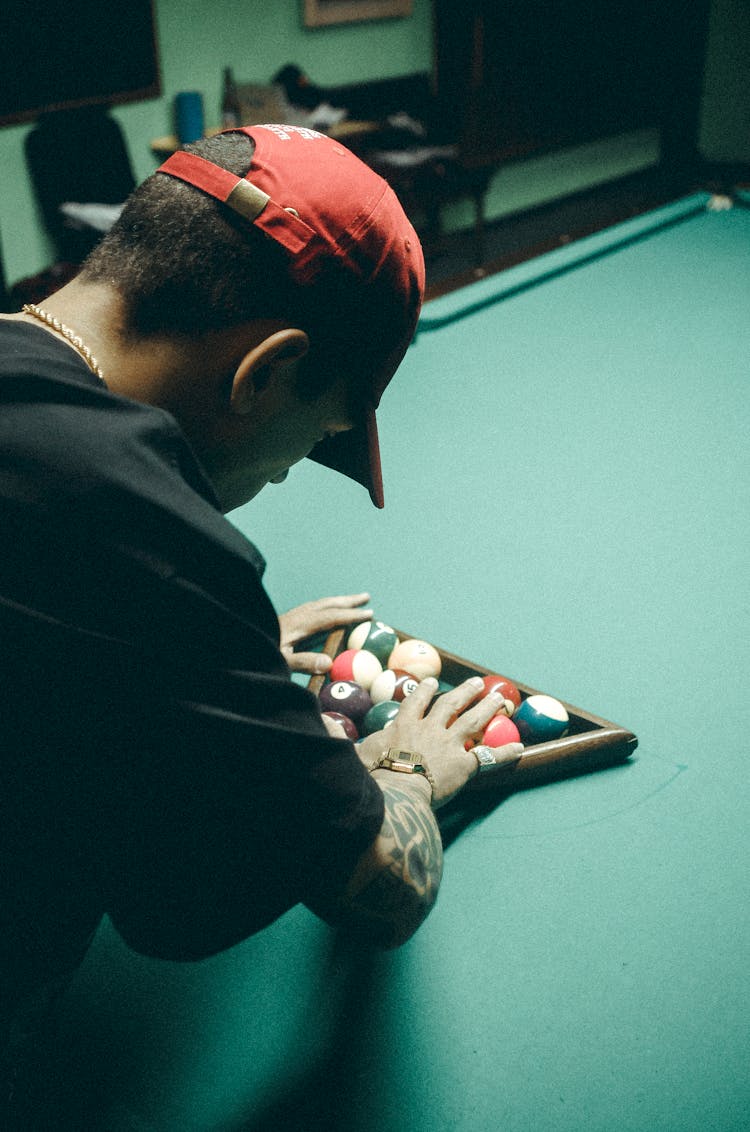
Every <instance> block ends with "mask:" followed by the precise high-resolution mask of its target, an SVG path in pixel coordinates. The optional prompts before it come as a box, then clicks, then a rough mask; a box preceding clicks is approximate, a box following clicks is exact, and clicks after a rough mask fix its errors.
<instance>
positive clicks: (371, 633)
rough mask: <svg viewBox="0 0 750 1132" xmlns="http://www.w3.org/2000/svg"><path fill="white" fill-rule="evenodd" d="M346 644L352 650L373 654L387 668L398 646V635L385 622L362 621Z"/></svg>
mask: <svg viewBox="0 0 750 1132" xmlns="http://www.w3.org/2000/svg"><path fill="white" fill-rule="evenodd" d="M346 643H347V645H348V647H349V648H350V649H366V651H367V652H371V653H372V654H373V655H374V656H376V657H377V658H378V660H379V661H380V663H381V665H382V666H383V667H385V665H386V664H387V663H388V657H389V656H390V655H391V653H392V652H393V650H394V649H395V647H396V645H397V644H398V634H397V633H396V630H395V629H392V628H391V626H390V625H386V624H385V623H384V622H383V621H362V622H361V624H359V625H355V627H354V628H353V629H352V631H351V633H350V634H349V637H348V639H347V642H346Z"/></svg>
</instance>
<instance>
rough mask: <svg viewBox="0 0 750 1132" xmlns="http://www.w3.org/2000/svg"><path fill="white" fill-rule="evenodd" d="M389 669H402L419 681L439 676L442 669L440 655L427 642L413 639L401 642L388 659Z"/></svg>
mask: <svg viewBox="0 0 750 1132" xmlns="http://www.w3.org/2000/svg"><path fill="white" fill-rule="evenodd" d="M388 667H389V668H402V669H403V670H404V671H405V672H409V673H410V674H411V675H412V676H414V677H416V679H417V680H424V679H425V677H426V676H435V677H437V676H439V675H440V670H441V668H442V662H441V660H440V653H439V652H438V651H437V649H436V648H434V647H433V646H432V645H430V644H428V643H427V641H420V640H418V639H416V638H412V639H410V640H408V641H401V643H400V644H398V645H396V647H395V649H394V650H393V652H392V653H391V655H390V657H389V658H388Z"/></svg>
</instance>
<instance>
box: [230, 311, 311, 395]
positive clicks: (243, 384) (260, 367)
mask: <svg viewBox="0 0 750 1132" xmlns="http://www.w3.org/2000/svg"><path fill="white" fill-rule="evenodd" d="M309 347H310V340H309V338H308V337H307V335H306V334H305V332H304V330H297V329H294V328H292V327H288V328H286V329H284V330H277V331H275V332H274V333H273V334H269V335H268V337H267V338H264V339H263V341H262V342H259V343H258V344H257V345H255V346H253V347H252V349H250V350H248V351H247V353H246V354H245V356H244V357H243V359H242V361H241V362H240V364H239V365H238V366H237V369H236V371H235V374H234V377H233V378H232V388H231V392H230V407H231V410H232V412H233V413H235V414H236V415H237V416H244V415H245V414H246V413H249V412H250V411H251V410H252V408H253V405H254V404H255V401H256V398H257V397H258V396H259V394H261V393H262V392H263V390H264V389H266V388H267V387H268V385H269V384H270V383H271V381H272V380H273V378H274V376H275V375H276V374H277V373H278V372H279V371H280V370H281V369H282V368H283V365H284V363H286V362H290V361H294V360H296V359H297V358H301V357H303V355H304V354H306V353H307V351H308V349H309Z"/></svg>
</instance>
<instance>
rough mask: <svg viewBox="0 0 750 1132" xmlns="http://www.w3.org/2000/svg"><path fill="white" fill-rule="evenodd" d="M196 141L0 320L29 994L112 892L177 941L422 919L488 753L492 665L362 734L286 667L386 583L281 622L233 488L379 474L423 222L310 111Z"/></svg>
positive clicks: (18, 933) (69, 956)
mask: <svg viewBox="0 0 750 1132" xmlns="http://www.w3.org/2000/svg"><path fill="white" fill-rule="evenodd" d="M189 150H190V152H180V153H178V154H176V155H174V157H173V158H170V159H169V160H168V161H167V162H166V163H165V165H164V166H163V167H162V169H161V170H159V171H157V173H156V174H154V175H153V176H152V177H150V178H149V179H148V180H147V181H146V182H145V183H144V184H143V185H142V186H141V187H140V188H139V189H137V190H136V191H135V193H134V194H133V196H132V197H131V199H130V200H129V202H128V203H127V205H126V207H125V209H124V211H123V214H122V216H121V217H120V219H119V221H118V222H117V223H116V224H115V226H114V228H113V229H112V231H111V232H110V233H109V234H108V235H107V237H106V238H105V239H104V240H103V241H102V243H101V244H100V245H99V247H98V248H97V249H95V251H94V252H93V254H92V255H91V256H90V258H89V260H88V261H87V263H86V264H85V265H84V267H83V269H82V271H81V273H80V274H79V276H78V277H77V278H76V279H74V280H73V281H72V282H71V283H69V284H68V285H67V286H66V287H64V288H63V289H62V290H61V291H58V292H57V293H56V294H54V295H53V296H52V297H50V299H49V300H48V301H47V302H45V304H44V307H43V308H40V307H27V308H25V309H24V312H23V313H21V314H19V315H16V316H8V317H6V318H3V319H2V320H0V398H1V399H2V409H1V411H0V506H1V507H2V516H3V518H2V522H3V531H4V543H5V547H6V550H5V551H4V552H3V555H2V562H0V627H1V628H2V659H1V660H0V666H1V671H0V677H1V678H2V688H3V701H2V703H3V707H2V718H3V753H2V759H1V760H0V775H1V776H2V782H1V783H0V806H1V807H2V822H0V838H1V839H2V842H3V844H2V860H3V869H2V873H1V874H0V919H1V920H2V932H0V941H1V942H0V948H2V960H3V963H2V981H1V982H0V987H1V988H2V1005H3V1013H4V1017H5V1018H6V1020H7V1019H11V1018H13V1016H14V1015H15V1016H16V1017H18V1016H19V1014H20V1016H21V1017H22V1018H23V1015H24V1011H25V1010H26V1008H27V1006H28V1004H31V1007H32V1008H37V1007H38V1005H39V1003H40V1002H42V1001H44V999H45V997H46V996H48V989H49V988H50V987H55V986H59V985H61V983H64V980H65V979H66V978H67V976H68V975H69V974H70V972H71V971H73V970H74V969H75V968H76V966H77V965H78V964H79V963H80V961H81V959H82V958H83V956H84V954H85V952H86V949H87V947H88V944H89V942H90V940H91V938H92V935H93V933H94V932H95V930H96V928H97V925H98V923H99V921H100V919H101V917H102V915H104V914H105V913H106V914H108V915H109V916H110V918H111V919H112V921H113V923H114V924H115V926H116V927H117V929H118V930H119V931H120V933H121V934H122V936H123V937H124V939H125V940H126V941H127V942H128V943H129V944H130V945H131V946H132V947H133V948H135V949H136V950H138V951H140V952H143V953H145V954H148V955H153V956H157V957H163V958H166V959H174V960H195V959H200V958H203V957H205V956H208V955H211V954H214V953H216V952H218V951H220V950H222V949H225V948H228V947H231V946H232V945H233V944H235V943H237V942H239V941H240V940H242V939H244V938H246V937H247V936H248V935H250V934H252V933H253V932H256V931H258V930H260V929H261V928H263V927H265V926H266V925H267V924H269V923H270V922H271V921H272V920H274V919H275V918H276V917H278V916H279V915H281V914H282V913H283V912H285V911H286V910H287V909H289V908H290V907H292V906H293V905H294V904H296V903H298V902H304V903H305V904H307V905H308V906H309V907H310V908H311V909H312V910H313V911H315V912H316V913H318V914H319V915H320V916H322V917H323V918H324V919H326V920H327V921H328V922H330V923H331V924H333V925H337V926H340V927H342V928H346V929H349V930H357V929H362V928H364V929H365V930H366V932H367V936H368V938H370V939H375V940H377V941H378V942H380V943H381V944H382V945H383V946H396V945H398V944H400V943H402V942H403V941H404V940H406V939H408V938H409V937H410V936H411V934H412V933H413V932H414V931H415V930H416V928H417V927H418V926H419V924H420V923H421V922H422V920H423V919H424V917H425V916H426V915H427V913H428V912H429V910H430V908H431V907H432V905H433V903H434V901H435V897H436V893H437V889H438V885H439V882H440V875H441V868H442V859H441V844H440V835H439V831H438V827H437V825H436V822H435V818H434V814H433V811H434V809H436V808H437V807H438V806H440V805H441V804H443V803H444V802H445V801H447V800H448V799H449V798H451V797H452V796H453V795H454V794H455V793H456V792H457V791H458V790H460V789H461V788H462V787H463V786H464V784H465V783H466V782H467V781H468V780H469V779H470V778H471V777H472V776H473V775H474V774H476V773H477V772H478V769H479V765H480V759H484V760H485V762H487V761H491V760H490V757H489V756H488V755H487V753H486V752H484V751H480V752H479V754H475V753H473V752H472V751H470V750H468V751H467V750H466V745H467V740H473V739H474V738H475V737H476V736H477V735H478V734H480V733H481V731H482V728H483V725H484V724H485V723H486V721H487V720H488V719H489V718H490V717H491V716H492V714H493V713H494V711H495V710H496V708H497V706H498V703H499V702H500V701H499V698H496V697H487V698H484V699H480V698H479V696H480V691H479V690H478V688H477V687H476V686H474V685H473V684H471V683H468V684H466V685H463V686H461V687H460V688H458V689H456V690H455V691H452V692H450V693H448V694H446V695H444V696H442V697H440V698H439V699H438V700H437V701H436V702H435V705H434V706H433V707H432V710H431V711H430V712H429V714H427V709H428V707H429V705H430V703H431V702H432V700H433V697H434V694H435V690H436V686H435V683H434V682H431V681H424V682H423V683H422V684H421V685H420V686H419V688H418V690H417V691H415V692H414V693H413V695H412V696H411V697H409V699H408V700H407V701H405V704H404V707H403V708H402V710H401V712H400V713H399V715H398V717H397V719H396V721H395V722H394V723H393V724H392V725H391V727H390V728H389V730H388V732H387V735H385V734H383V733H379V734H377V735H374V736H371V737H369V738H368V739H366V740H365V741H364V742H363V743H362V744H361V745H360V746H359V748H358V749H355V747H354V746H353V745H352V744H351V743H350V742H349V741H348V740H347V739H346V738H345V737H344V736H343V733H342V732H341V731H339V730H337V729H336V728H335V727H332V726H328V727H327V726H326V725H325V724H324V722H323V719H322V717H321V714H320V711H319V709H318V707H317V703H316V701H315V700H314V698H313V697H312V696H311V695H310V694H309V693H308V692H307V691H306V690H305V689H304V688H302V687H301V686H300V685H299V684H297V683H296V682H293V681H292V680H291V679H290V678H289V670H290V664H291V665H293V666H295V667H298V668H302V669H306V670H309V671H312V670H313V669H315V668H320V666H321V665H322V666H323V667H324V666H325V664H326V663H327V662H326V661H325V660H321V658H317V657H315V656H313V655H309V654H304V653H301V654H300V653H295V652H294V650H293V646H294V645H295V644H297V643H299V642H301V641H303V640H304V639H305V638H306V637H307V636H309V635H310V634H311V633H313V632H314V631H317V630H320V629H322V628H329V627H331V626H332V625H334V624H337V623H341V624H347V623H351V622H352V621H354V620H359V619H364V618H365V617H366V616H367V613H368V611H367V610H363V608H362V604H363V602H364V601H365V600H367V595H365V594H360V595H354V596H353V597H343V598H338V599H328V600H325V601H322V602H314V603H310V604H309V605H306V606H302V607H300V609H298V610H296V611H293V612H292V613H291V614H288V615H286V616H284V617H282V618H281V628H280V627H279V620H278V619H277V617H276V614H275V613H274V611H273V609H272V606H271V603H270V601H269V599H268V597H267V596H266V594H265V592H264V590H263V587H262V583H261V575H262V570H263V561H262V559H261V557H260V555H259V554H258V552H257V551H256V550H255V548H254V547H253V546H252V545H251V544H249V543H248V542H247V541H246V540H245V539H244V538H242V536H241V535H240V534H239V532H238V531H237V530H236V529H235V528H234V527H233V526H232V525H231V524H230V523H229V522H227V520H226V519H225V518H224V516H223V513H225V512H227V511H229V510H231V509H232V508H235V507H237V506H239V505H240V504H243V503H246V502H247V501H248V500H250V499H252V498H253V497H254V496H255V495H256V494H257V493H258V492H259V491H260V490H261V489H262V488H263V487H264V486H265V485H266V484H267V483H272V482H278V481H281V480H282V479H283V478H284V476H285V474H286V472H287V470H288V468H289V467H290V466H291V465H292V464H293V463H295V462H296V461H298V460H300V459H302V458H303V457H304V456H306V455H308V454H312V455H313V457H314V458H315V459H318V460H320V461H322V462H324V463H327V464H328V465H330V466H331V467H334V468H337V469H338V470H340V471H343V472H345V473H346V474H348V475H350V476H352V477H354V478H356V479H358V480H359V481H360V482H362V483H363V484H365V485H366V486H367V487H368V488H369V490H370V493H371V495H372V497H373V500H374V501H375V502H376V503H377V504H378V505H381V506H382V484H381V480H380V466H379V456H378V447H377V430H376V425H375V409H376V407H377V403H378V400H379V398H380V396H381V394H382V392H383V390H384V388H385V386H386V385H387V383H388V381H389V380H390V378H391V377H392V375H393V373H394V372H395V369H396V367H397V366H398V364H399V362H400V360H401V358H402V357H403V354H404V352H405V350H406V348H407V346H408V344H409V341H410V338H411V336H412V334H413V331H414V327H415V324H416V319H417V316H418V312H419V307H420V303H421V299H422V292H423V283H424V272H423V263H422V257H421V250H420V247H419V241H418V239H417V237H416V235H415V233H414V231H413V230H412V228H411V226H410V225H409V223H408V221H407V220H406V217H405V216H404V214H403V212H402V210H401V208H400V206H399V204H398V202H397V201H396V198H395V196H394V195H393V193H392V192H391V190H390V189H389V188H388V187H387V186H386V185H385V183H384V182H383V181H381V180H380V178H379V177H377V176H376V175H375V174H374V173H372V172H371V171H370V170H369V169H368V168H367V167H366V166H364V165H363V164H361V163H360V162H359V161H358V160H357V159H356V158H354V157H353V156H352V155H351V154H350V153H349V152H348V151H346V150H344V149H343V148H342V147H341V146H339V145H337V144H336V143H334V142H333V141H331V140H329V139H327V138H324V137H322V136H320V135H318V134H315V133H313V132H312V131H309V130H299V129H293V128H289V127H282V126H260V127H253V128H247V129H245V130H239V131H234V132H231V133H228V134H225V135H221V136H219V137H218V138H215V139H211V140H206V141H204V142H201V143H199V144H198V145H196V146H194V147H189ZM389 748H396V749H398V750H399V751H401V752H402V753H401V754H400V755H399V756H394V754H393V753H392V752H391V754H390V755H389ZM519 754H520V749H519V748H508V749H507V751H506V752H505V755H504V757H503V760H502V761H505V762H507V761H508V760H510V759H515V758H517V757H518V755H519ZM394 760H395V765H394ZM379 764H382V765H379ZM399 767H400V768H401V770H405V771H406V772H407V773H395V772H394V771H395V770H397V769H398V768H399ZM409 771H412V772H413V773H408V772H409Z"/></svg>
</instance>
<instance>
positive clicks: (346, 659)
mask: <svg viewBox="0 0 750 1132" xmlns="http://www.w3.org/2000/svg"><path fill="white" fill-rule="evenodd" d="M382 671H383V666H382V664H381V663H380V661H379V660H378V658H377V657H376V656H373V654H372V653H371V652H365V651H364V649H346V651H345V652H340V653H339V655H338V656H337V657H336V659H335V660H334V662H333V664H332V665H331V667H330V670H329V673H328V675H329V676H330V678H331V680H353V681H354V682H355V684H359V685H360V686H361V687H362V688H364V689H365V691H366V692H367V691H369V689H370V685H371V684H372V682H373V680H374V679H375V677H376V676H379V675H380V673H381V672H382Z"/></svg>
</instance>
